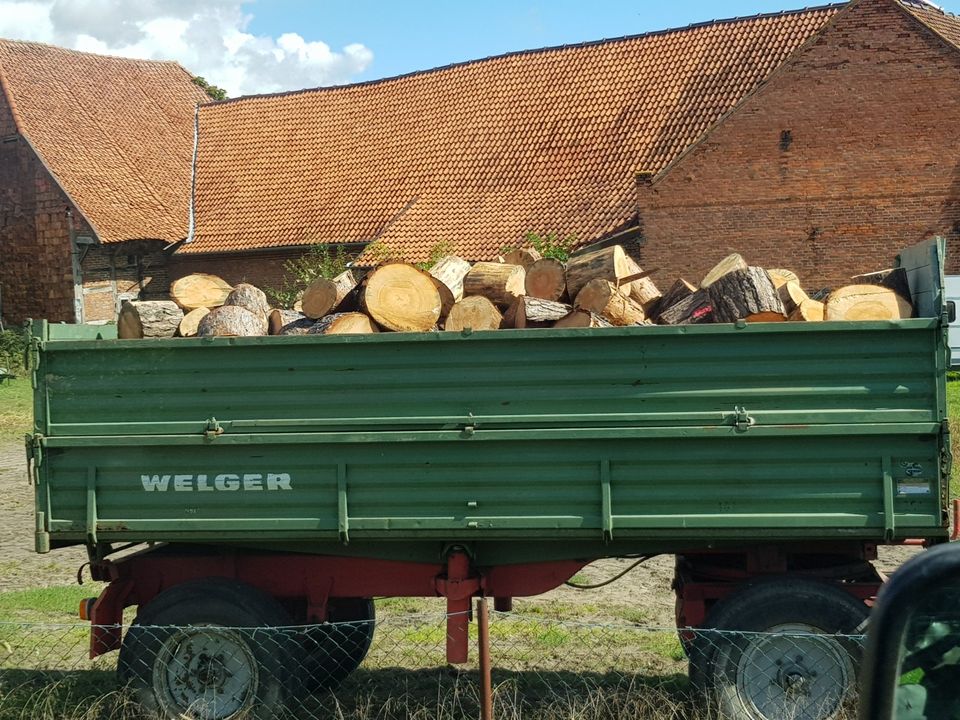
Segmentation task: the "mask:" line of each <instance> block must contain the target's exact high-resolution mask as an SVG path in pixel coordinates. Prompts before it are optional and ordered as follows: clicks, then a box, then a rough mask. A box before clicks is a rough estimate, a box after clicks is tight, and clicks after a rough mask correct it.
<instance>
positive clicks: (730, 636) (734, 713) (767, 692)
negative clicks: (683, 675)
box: [697, 578, 868, 720]
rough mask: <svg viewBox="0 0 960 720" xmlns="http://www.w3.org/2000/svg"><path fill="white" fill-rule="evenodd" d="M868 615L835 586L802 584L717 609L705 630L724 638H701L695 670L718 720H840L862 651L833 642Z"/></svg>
mask: <svg viewBox="0 0 960 720" xmlns="http://www.w3.org/2000/svg"><path fill="white" fill-rule="evenodd" d="M867 615H868V610H867V606H866V605H865V604H864V603H863V602H861V601H860V600H857V599H856V598H854V597H852V596H851V595H849V594H848V593H846V592H844V591H843V590H841V589H840V588H838V587H837V586H835V585H831V584H829V583H826V582H820V581H817V580H809V579H801V578H777V579H774V580H766V581H762V582H759V583H756V584H755V585H752V586H750V587H747V588H745V589H743V590H741V591H739V592H737V593H735V594H733V595H731V596H730V597H729V598H727V599H726V600H724V601H722V602H720V603H718V604H717V606H716V607H715V608H714V612H712V613H711V617H709V618H708V625H709V627H710V628H711V629H713V630H717V631H728V632H716V633H713V632H710V630H707V631H706V632H705V633H704V634H703V635H702V642H699V643H698V644H697V648H698V650H697V652H699V655H698V656H697V663H698V670H699V672H701V673H702V676H703V683H704V685H705V686H706V687H707V688H708V690H709V691H710V693H711V695H712V696H713V697H714V698H715V700H716V702H717V704H718V706H719V707H718V710H719V712H720V716H721V717H728V718H737V719H738V720H739V719H743V720H768V719H771V720H772V719H773V718H784V717H788V718H791V720H828V719H829V718H835V717H838V716H839V715H842V714H843V713H844V711H845V710H846V709H849V708H847V705H848V704H849V703H850V702H851V701H852V700H853V694H854V692H855V690H856V682H857V670H858V666H859V664H860V658H861V655H862V650H863V648H862V646H861V644H860V642H859V641H858V640H856V639H852V638H848V637H836V636H837V635H841V636H843V635H854V634H859V633H860V632H862V630H861V629H860V628H861V625H862V623H863V621H864V620H865V619H866V617H867ZM737 632H740V633H743V634H741V635H738V634H737ZM767 633H782V634H774V635H769V634H767ZM709 650H712V652H709Z"/></svg>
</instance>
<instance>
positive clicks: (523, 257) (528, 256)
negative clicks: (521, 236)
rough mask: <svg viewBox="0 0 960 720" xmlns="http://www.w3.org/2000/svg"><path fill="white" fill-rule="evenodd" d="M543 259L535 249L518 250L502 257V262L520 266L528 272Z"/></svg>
mask: <svg viewBox="0 0 960 720" xmlns="http://www.w3.org/2000/svg"><path fill="white" fill-rule="evenodd" d="M541 258H542V256H541V255H540V252H539V251H538V250H534V249H533V248H518V249H516V250H511V251H510V252H508V253H506V254H504V255H502V256H501V257H500V262H502V263H504V264H506V265H519V266H520V267H522V268H523V269H524V270H526V269H527V268H529V267H530V266H531V265H533V264H534V263H535V262H536V261H537V260H540V259H541Z"/></svg>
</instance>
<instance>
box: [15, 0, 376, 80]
mask: <svg viewBox="0 0 960 720" xmlns="http://www.w3.org/2000/svg"><path fill="white" fill-rule="evenodd" d="M249 1H250V0H138V1H137V2H128V1H126V0H0V37H4V38H12V39H19V40H34V41H40V42H49V43H54V44H56V45H62V46H64V47H69V48H73V49H75V50H85V51H89V52H99V53H108V54H111V55H122V56H126V57H137V58H149V59H153V60H176V61H177V62H179V63H180V64H181V65H183V66H184V67H185V68H187V70H189V71H190V72H192V73H193V74H195V75H201V76H203V77H204V78H206V80H207V81H208V82H210V83H212V84H214V85H219V86H220V87H223V88H225V89H226V90H227V92H228V93H229V94H230V95H231V96H236V95H246V94H250V93H264V92H277V91H281V90H296V89H299V88H304V87H315V86H317V85H332V84H336V83H343V82H347V81H349V80H350V79H351V78H353V77H355V76H356V75H357V74H359V73H361V72H363V70H364V69H366V68H367V67H368V66H369V65H370V62H371V61H372V60H373V53H372V52H371V51H370V50H369V49H368V48H366V47H365V46H363V45H360V44H356V43H354V44H350V45H347V46H346V47H344V48H342V49H341V50H339V51H335V50H333V49H331V48H330V46H329V45H327V44H326V43H324V42H321V41H319V40H307V39H305V38H304V37H302V36H301V35H299V34H298V33H292V32H290V33H283V34H282V35H280V36H279V37H277V38H272V37H267V36H255V35H252V34H251V33H249V32H248V31H247V29H248V27H249V24H250V20H251V17H252V16H251V15H250V14H248V13H246V12H244V6H245V5H247V4H249Z"/></svg>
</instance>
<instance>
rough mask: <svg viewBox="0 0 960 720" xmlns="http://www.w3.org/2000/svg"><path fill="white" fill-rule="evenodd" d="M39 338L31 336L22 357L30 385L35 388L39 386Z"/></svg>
mask: <svg viewBox="0 0 960 720" xmlns="http://www.w3.org/2000/svg"><path fill="white" fill-rule="evenodd" d="M40 348H41V345H40V338H38V337H31V338H30V344H29V345H28V346H27V348H26V349H25V350H24V353H23V355H24V357H23V359H24V360H25V361H26V363H27V368H28V369H29V370H30V387H31V388H32V389H33V390H36V389H37V388H38V387H40Z"/></svg>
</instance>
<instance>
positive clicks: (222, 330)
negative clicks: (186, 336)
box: [197, 305, 268, 337]
mask: <svg viewBox="0 0 960 720" xmlns="http://www.w3.org/2000/svg"><path fill="white" fill-rule="evenodd" d="M267 329H268V323H267V318H266V317H265V316H263V315H259V314H258V313H255V312H250V311H249V310H247V308H245V307H242V306H240V305H223V306H221V307H218V308H214V309H213V310H211V311H210V312H209V313H207V315H206V316H205V317H204V318H203V319H202V320H201V321H200V325H199V326H198V327H197V335H199V336H200V337H208V336H241V337H243V336H252V335H266V334H267Z"/></svg>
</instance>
